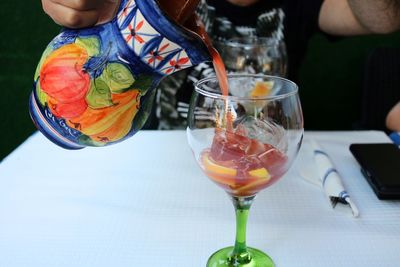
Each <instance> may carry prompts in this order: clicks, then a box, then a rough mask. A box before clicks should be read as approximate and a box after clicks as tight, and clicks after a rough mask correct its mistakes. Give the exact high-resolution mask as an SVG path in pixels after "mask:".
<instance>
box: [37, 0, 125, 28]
mask: <svg viewBox="0 0 400 267" xmlns="http://www.w3.org/2000/svg"><path fill="white" fill-rule="evenodd" d="M118 5H119V0H80V1H79V0H42V6H43V10H44V11H45V12H46V13H47V15H49V16H50V17H51V18H52V19H53V20H54V21H55V22H56V23H58V24H60V25H62V26H65V27H68V28H84V27H90V26H93V25H96V24H100V23H105V22H108V21H110V20H111V19H112V18H113V17H114V15H115V12H116V11H117V8H118Z"/></svg>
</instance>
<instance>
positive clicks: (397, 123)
mask: <svg viewBox="0 0 400 267" xmlns="http://www.w3.org/2000/svg"><path fill="white" fill-rule="evenodd" d="M386 127H387V128H388V129H389V130H391V131H396V132H400V102H399V103H397V104H396V105H395V106H394V107H393V108H392V109H391V110H390V112H389V114H388V115H387V117H386Z"/></svg>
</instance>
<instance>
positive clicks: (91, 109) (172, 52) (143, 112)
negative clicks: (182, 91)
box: [30, 0, 210, 149]
mask: <svg viewBox="0 0 400 267" xmlns="http://www.w3.org/2000/svg"><path fill="white" fill-rule="evenodd" d="M186 1H188V0H186ZM172 2H173V1H172ZM209 60H210V55H209V53H208V50H207V47H206V45H205V44H204V43H203V41H202V39H201V38H200V36H199V35H197V34H195V33H194V32H192V31H190V30H188V29H186V28H184V27H182V26H181V25H180V24H179V23H177V22H176V21H175V20H174V19H173V18H172V17H171V16H168V15H166V13H165V12H164V10H162V9H161V8H160V7H159V5H158V4H157V2H156V1H155V0H122V1H121V4H120V6H119V9H118V12H117V15H116V17H115V18H114V19H113V20H112V21H111V22H109V23H106V24H103V25H99V26H95V27H93V28H85V29H80V30H73V29H65V30H63V31H62V32H61V33H60V34H59V35H58V36H57V37H56V38H54V39H53V40H52V41H51V43H50V44H49V45H48V46H47V48H46V50H45V51H44V53H43V55H42V58H41V60H40V62H39V65H38V67H37V70H36V73H35V77H34V90H33V93H32V95H31V97H30V114H31V117H32V119H33V121H34V123H35V125H36V126H37V128H38V129H39V130H40V131H41V132H42V133H43V134H44V135H45V136H46V137H48V138H49V139H50V140H51V141H53V142H54V143H56V144H57V145H60V146H62V147H64V148H67V149H80V148H83V147H85V146H105V145H109V144H113V143H117V142H120V141H122V140H124V139H126V138H128V137H130V136H132V135H134V134H135V133H136V132H137V131H139V130H140V129H141V128H142V126H143V125H144V123H145V122H146V120H147V118H148V116H149V113H150V110H151V106H152V103H153V99H154V96H155V91H156V90H155V88H156V86H157V84H158V83H159V82H160V81H161V80H162V78H163V77H165V76H167V75H170V74H172V73H174V72H176V71H179V70H181V69H185V68H188V67H191V66H193V65H197V64H199V63H201V62H204V61H209Z"/></svg>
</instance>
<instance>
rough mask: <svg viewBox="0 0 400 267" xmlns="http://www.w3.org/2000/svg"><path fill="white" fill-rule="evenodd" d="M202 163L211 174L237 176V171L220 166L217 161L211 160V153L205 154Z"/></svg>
mask: <svg viewBox="0 0 400 267" xmlns="http://www.w3.org/2000/svg"><path fill="white" fill-rule="evenodd" d="M202 162H203V166H204V168H205V169H206V170H207V171H209V172H212V173H215V174H218V175H224V176H232V177H235V176H236V174H237V171H236V170H235V169H233V168H229V167H225V166H222V165H219V164H217V163H216V162H215V161H213V160H212V159H210V156H209V153H204V154H203V157H202Z"/></svg>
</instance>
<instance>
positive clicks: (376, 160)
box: [350, 143, 400, 199]
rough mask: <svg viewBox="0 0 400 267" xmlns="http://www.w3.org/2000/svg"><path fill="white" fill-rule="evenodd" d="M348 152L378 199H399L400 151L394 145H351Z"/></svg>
mask: <svg viewBox="0 0 400 267" xmlns="http://www.w3.org/2000/svg"><path fill="white" fill-rule="evenodd" d="M350 151H351V153H352V154H353V155H354V157H355V158H356V159H357V161H358V163H359V164H360V165H361V172H362V173H363V175H364V176H365V178H366V179H367V181H368V183H369V184H370V186H371V187H372V189H373V190H374V192H375V194H376V195H377V197H378V198H379V199H400V149H399V148H398V147H397V146H396V145H395V144H391V143H387V144H386V143H385V144H352V145H350Z"/></svg>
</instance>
